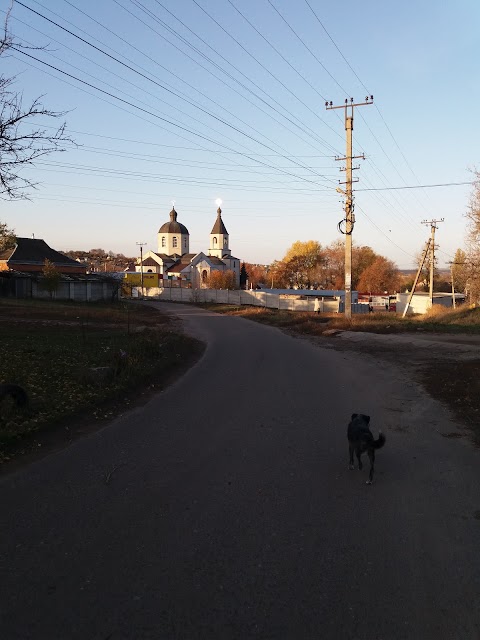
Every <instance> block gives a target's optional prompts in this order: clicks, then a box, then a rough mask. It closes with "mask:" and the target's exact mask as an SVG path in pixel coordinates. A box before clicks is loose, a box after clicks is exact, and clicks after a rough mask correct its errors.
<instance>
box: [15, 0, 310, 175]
mask: <svg viewBox="0 0 480 640" xmlns="http://www.w3.org/2000/svg"><path fill="white" fill-rule="evenodd" d="M17 1H18V0H17ZM12 50H14V51H16V52H17V53H21V54H22V55H24V56H27V57H29V58H32V59H33V60H36V61H37V62H40V63H41V64H43V65H45V66H47V67H49V68H51V69H54V70H55V71H58V72H59V73H62V74H64V75H66V76H68V77H70V78H73V79H74V80H76V81H77V82H81V83H82V84H85V85H87V86H89V87H91V88H93V89H95V90H96V91H99V92H101V93H103V94H105V95H108V96H110V97H111V98H114V99H115V100H118V101H120V102H122V103H124V104H127V105H129V106H131V107H133V108H135V109H138V110H139V111H142V112H144V113H147V114H148V115H151V116H153V117H154V118H157V119H159V120H162V121H163V122H167V123H168V124H170V125H172V126H174V127H177V128H179V129H181V130H183V131H187V132H188V133H190V134H193V135H195V136H197V137H199V138H201V139H203V140H206V141H208V142H210V143H211V144H217V145H218V146H221V147H224V148H225V149H227V150H229V151H233V150H232V149H231V148H230V147H227V146H226V145H223V144H221V143H219V142H218V141H214V140H211V139H210V138H208V137H207V136H204V135H202V134H200V133H197V132H195V131H192V130H190V129H188V128H187V127H183V126H181V125H179V124H177V123H175V122H172V121H170V120H168V119H167V118H163V117H162V116H160V115H158V114H156V113H153V112H151V111H148V110H146V109H143V108H142V107H139V106H138V105H135V104H133V103H131V102H129V101H128V100H124V99H123V98H120V97H118V96H115V95H114V94H112V93H110V92H108V91H105V90H104V89H101V88H99V87H96V86H95V85H92V84H91V83H89V82H86V81H85V80H81V79H80V78H77V77H76V76H73V75H72V74H70V73H67V72H66V71H63V70H62V69H58V68H57V67H55V66H53V65H51V64H48V63H47V62H45V61H43V60H40V59H39V58H36V57H35V56H32V55H31V54H28V53H26V52H25V51H22V50H21V49H16V48H15V47H12ZM263 146H266V145H263ZM241 155H243V156H244V157H246V158H249V159H250V160H252V161H253V162H257V163H259V164H261V165H264V166H266V167H269V168H271V169H275V170H277V171H279V172H280V173H283V174H285V175H290V176H293V177H295V178H299V179H300V180H303V181H304V182H309V183H311V184H314V185H318V184H319V183H318V182H315V181H313V180H309V179H307V178H305V177H302V176H297V175H296V174H293V173H290V172H289V171H285V170H284V169H279V168H278V167H276V166H275V165H269V164H267V163H265V162H262V161H261V160H257V159H255V158H253V157H250V156H249V155H248V154H246V153H242V154H241ZM302 168H305V167H302Z"/></svg>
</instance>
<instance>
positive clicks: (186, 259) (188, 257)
mask: <svg viewBox="0 0 480 640" xmlns="http://www.w3.org/2000/svg"><path fill="white" fill-rule="evenodd" d="M196 255H197V254H196V253H184V254H183V256H182V257H181V258H180V262H181V263H182V264H190V262H191V261H192V260H193V259H194V257H195V256H196Z"/></svg>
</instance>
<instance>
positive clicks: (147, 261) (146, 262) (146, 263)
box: [142, 256, 158, 267]
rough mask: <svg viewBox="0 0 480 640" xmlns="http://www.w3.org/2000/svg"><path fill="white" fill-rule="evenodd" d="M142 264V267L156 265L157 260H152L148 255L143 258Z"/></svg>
mask: <svg viewBox="0 0 480 640" xmlns="http://www.w3.org/2000/svg"><path fill="white" fill-rule="evenodd" d="M142 264H143V266H144V267H158V262H157V261H156V260H154V259H153V258H152V257H151V256H148V258H145V260H144V261H143V262H142Z"/></svg>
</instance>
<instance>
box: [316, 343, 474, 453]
mask: <svg viewBox="0 0 480 640" xmlns="http://www.w3.org/2000/svg"><path fill="white" fill-rule="evenodd" d="M310 339H312V340H314V341H315V342H318V343H319V344H322V345H323V346H325V341H326V340H327V341H328V345H329V347H330V348H333V349H336V350H348V351H351V350H353V351H356V352H359V353H362V354H365V355H368V356H370V357H373V358H376V359H377V360H379V361H388V362H390V363H392V364H394V365H396V366H398V368H399V369H400V370H403V371H404V372H405V373H406V374H407V375H408V376H409V377H411V378H413V379H414V380H415V381H416V382H418V383H420V384H421V385H422V386H423V387H424V389H425V390H426V391H427V392H428V393H429V394H430V395H431V396H432V397H433V398H435V399H436V400H438V401H440V402H441V403H442V404H443V405H444V406H445V407H446V408H447V409H448V410H449V411H450V412H451V413H452V415H453V417H454V418H455V419H456V420H457V421H459V422H460V423H461V425H463V427H467V431H465V430H464V429H463V430H462V429H459V431H458V432H457V433H455V432H452V433H449V434H444V435H445V436H446V437H452V438H454V437H462V436H464V435H467V436H468V437H470V438H471V439H473V441H474V442H475V444H476V445H477V446H480V420H479V418H480V336H478V335H471V334H455V335H452V334H442V333H428V334H427V333H425V334H416V333H415V334H413V333H406V334H376V333H367V332H360V331H341V332H338V333H337V334H336V335H335V336H332V337H329V338H323V337H322V338H310Z"/></svg>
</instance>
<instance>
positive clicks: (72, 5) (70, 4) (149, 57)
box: [64, 0, 288, 153]
mask: <svg viewBox="0 0 480 640" xmlns="http://www.w3.org/2000/svg"><path fill="white" fill-rule="evenodd" d="M64 2H66V3H67V4H68V5H69V6H71V7H72V8H74V9H76V10H77V11H79V12H80V13H81V14H82V15H84V16H85V17H87V18H89V19H90V20H92V21H93V22H94V23H95V24H97V25H99V26H101V27H102V28H103V29H105V30H106V31H108V32H109V33H111V34H112V35H113V36H115V37H116V38H119V39H120V40H121V41H122V42H123V43H125V44H127V45H128V46H130V47H132V49H134V50H135V51H137V52H138V53H140V54H141V55H143V56H145V57H146V58H147V59H148V60H150V61H151V62H153V63H154V64H155V65H157V66H158V67H160V68H161V69H163V70H164V71H166V72H167V73H169V74H170V75H173V76H174V77H175V78H176V79H177V80H179V81H180V82H182V83H183V84H185V85H187V86H188V87H190V88H191V89H193V90H194V91H196V92H197V93H199V94H200V95H201V96H202V97H204V98H205V99H206V100H208V101H209V102H211V103H212V104H214V105H215V106H217V107H218V106H220V105H219V103H218V101H217V100H212V98H210V97H209V96H208V95H207V94H206V93H203V91H200V90H199V89H197V88H196V87H194V86H193V85H192V84H190V83H189V82H187V81H186V80H184V79H183V78H181V77H180V76H179V75H178V74H176V73H174V72H173V71H171V70H170V69H168V68H167V67H165V66H164V65H162V64H160V63H159V62H158V61H157V60H155V59H154V58H152V57H151V56H149V55H147V54H146V53H145V52H143V51H141V49H139V48H138V47H135V46H134V45H133V44H132V43H131V42H130V41H128V40H126V39H125V38H122V37H121V36H120V35H118V34H117V33H115V32H114V31H112V30H111V29H109V28H108V27H107V26H106V25H104V24H102V23H100V22H99V21H98V20H96V19H95V18H93V17H92V16H90V15H89V14H88V13H86V12H85V11H82V10H81V9H79V8H78V7H76V6H75V5H74V4H73V3H72V2H69V0H64ZM64 46H65V45H64ZM123 57H125V56H123ZM127 59H128V58H127ZM130 62H131V61H130ZM227 86H228V85H227ZM229 88H230V87H229ZM182 95H185V94H182ZM251 104H254V103H251ZM254 106H256V108H258V106H257V105H254ZM221 109H222V110H223V111H225V112H226V113H228V114H229V115H231V116H232V117H234V118H236V119H237V120H238V121H239V122H242V123H243V124H245V125H246V126H247V127H249V128H250V129H252V130H253V131H255V132H256V133H258V134H259V135H261V136H263V137H264V138H265V139H266V140H268V141H269V142H272V143H273V144H275V145H276V146H277V147H279V148H280V149H283V151H285V152H286V153H288V151H287V150H286V149H285V148H284V147H282V146H281V145H279V144H278V143H276V142H275V141H273V140H271V139H270V138H268V136H265V134H262V133H261V132H260V131H259V130H258V129H256V128H255V127H253V125H251V124H249V123H247V122H245V121H244V120H242V119H241V118H240V117H239V116H238V115H236V114H234V113H232V112H231V111H229V110H228V109H227V108H226V107H224V106H221ZM262 111H263V110H262ZM264 113H266V112H264ZM266 115H268V117H271V116H270V115H269V114H266Z"/></svg>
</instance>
